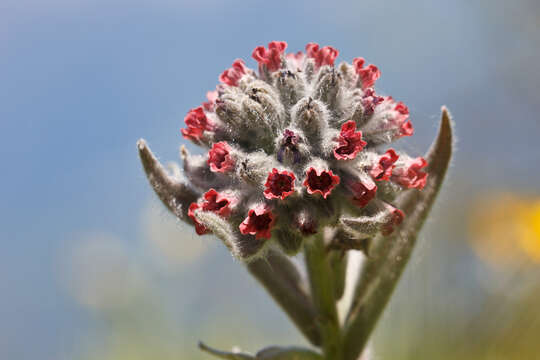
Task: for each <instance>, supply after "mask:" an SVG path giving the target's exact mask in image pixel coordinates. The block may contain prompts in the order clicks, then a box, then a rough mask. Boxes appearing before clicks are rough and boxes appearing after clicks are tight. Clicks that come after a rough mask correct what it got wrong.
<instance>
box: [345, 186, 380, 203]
mask: <svg viewBox="0 0 540 360" xmlns="http://www.w3.org/2000/svg"><path fill="white" fill-rule="evenodd" d="M370 182H371V183H368V182H362V181H357V182H353V183H352V184H350V185H349V186H348V187H349V189H350V190H351V192H352V193H353V198H352V202H353V203H354V204H355V205H357V206H359V207H364V206H366V205H367V204H369V202H370V201H371V200H372V199H373V198H374V197H375V194H376V193H377V185H375V183H374V182H372V181H370Z"/></svg>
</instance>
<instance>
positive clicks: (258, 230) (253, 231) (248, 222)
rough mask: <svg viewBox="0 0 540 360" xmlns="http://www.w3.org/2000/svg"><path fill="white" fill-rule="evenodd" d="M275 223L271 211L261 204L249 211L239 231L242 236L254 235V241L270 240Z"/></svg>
mask: <svg viewBox="0 0 540 360" xmlns="http://www.w3.org/2000/svg"><path fill="white" fill-rule="evenodd" d="M275 222H276V218H275V216H274V214H272V211H270V209H268V208H267V207H266V206H265V205H263V204H261V205H259V206H257V207H255V208H254V209H250V210H249V212H248V216H247V218H245V219H244V221H242V223H241V224H240V226H239V229H240V232H241V233H242V234H244V235H247V234H250V235H255V239H270V238H271V237H272V234H271V230H272V226H274V223H275Z"/></svg>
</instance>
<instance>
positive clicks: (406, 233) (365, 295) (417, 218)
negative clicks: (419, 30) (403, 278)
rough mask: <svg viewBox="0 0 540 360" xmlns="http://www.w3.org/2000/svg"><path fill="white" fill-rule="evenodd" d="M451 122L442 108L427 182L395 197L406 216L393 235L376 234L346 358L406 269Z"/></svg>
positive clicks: (448, 145) (348, 327) (440, 174)
mask: <svg viewBox="0 0 540 360" xmlns="http://www.w3.org/2000/svg"><path fill="white" fill-rule="evenodd" d="M452 145H453V138H452V124H451V120H450V115H449V114H448V111H447V110H446V108H443V113H442V120H441V125H440V129H439V134H438V136H437V139H436V140H435V142H434V143H433V145H432V146H431V149H430V150H429V152H428V154H427V155H426V159H427V161H428V164H429V165H428V168H427V171H428V173H429V177H428V182H427V184H426V187H425V188H424V189H423V190H422V191H416V190H414V189H413V190H409V191H406V192H404V193H403V194H402V196H401V197H399V198H398V199H397V200H396V206H397V207H399V208H401V209H402V210H403V211H404V212H405V214H406V215H407V216H406V218H405V220H404V221H403V223H402V224H401V226H400V228H399V229H398V231H396V232H395V234H393V235H392V236H389V237H381V236H379V237H378V238H377V239H376V241H375V243H374V248H373V252H372V253H371V254H370V257H369V258H368V259H367V260H366V262H365V266H364V267H363V268H362V270H361V271H362V272H361V275H360V277H359V279H358V282H357V285H356V289H355V295H354V298H353V299H354V300H353V304H352V305H351V309H350V311H349V314H348V316H347V320H346V323H345V330H344V333H345V336H344V337H345V360H356V359H357V357H358V356H359V354H360V352H361V351H362V349H363V348H364V347H365V345H366V343H367V341H368V339H369V336H370V335H371V332H372V331H373V329H374V328H375V324H376V323H377V320H378V319H379V317H380V315H381V313H382V312H383V310H384V308H385V306H386V304H387V303H388V300H389V299H390V296H391V295H392V292H393V290H394V288H395V286H396V284H397V282H398V280H399V278H400V275H401V274H402V272H403V270H404V269H405V265H406V264H407V261H408V259H409V257H410V255H411V252H412V250H413V247H414V244H415V242H416V237H417V235H418V232H419V231H420V228H421V227H422V224H423V223H424V221H425V219H426V217H427V215H428V213H429V211H430V209H431V206H432V205H433V202H434V200H435V197H436V195H437V193H438V191H439V189H440V187H441V184H442V181H443V179H444V176H445V173H446V170H447V168H448V165H449V162H450V158H451V154H452Z"/></svg>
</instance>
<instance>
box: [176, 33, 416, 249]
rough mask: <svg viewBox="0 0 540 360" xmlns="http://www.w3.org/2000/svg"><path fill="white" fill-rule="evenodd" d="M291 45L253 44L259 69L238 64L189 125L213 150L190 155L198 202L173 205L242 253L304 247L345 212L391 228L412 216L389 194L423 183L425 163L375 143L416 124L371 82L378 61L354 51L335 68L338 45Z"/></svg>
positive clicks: (190, 134)
mask: <svg viewBox="0 0 540 360" xmlns="http://www.w3.org/2000/svg"><path fill="white" fill-rule="evenodd" d="M286 49H287V43H285V42H282V41H272V42H270V43H269V44H268V46H266V47H264V46H258V47H256V48H255V50H253V53H252V56H253V59H255V61H256V62H257V65H258V71H254V70H252V69H250V68H249V66H248V64H247V63H245V62H244V61H243V60H239V59H237V60H235V61H234V62H233V64H232V66H231V67H230V68H229V69H227V70H225V71H224V72H223V73H222V74H221V75H220V76H219V82H220V84H219V85H217V87H216V90H215V91H211V92H208V94H207V98H208V101H206V102H204V103H203V104H202V106H201V107H198V108H195V109H192V110H190V111H189V113H188V115H187V116H186V118H185V122H186V125H187V128H186V129H182V135H183V136H184V137H185V138H186V139H188V140H191V141H193V142H194V143H196V144H197V145H200V146H204V147H206V151H207V155H206V156H204V155H203V156H188V155H186V154H187V152H185V151H184V153H185V154H184V155H183V159H184V162H185V164H184V172H185V174H186V178H187V179H188V181H189V183H188V184H186V186H185V189H189V191H190V194H191V195H190V197H189V199H190V200H189V201H187V200H186V201H184V202H182V203H181V204H179V203H177V202H175V201H176V199H177V198H176V197H174V196H173V198H174V201H172V202H171V204H172V205H170V208H172V209H175V210H174V211H175V214H177V215H178V216H179V217H180V218H182V219H187V220H188V221H189V222H190V223H192V224H194V225H195V230H196V231H197V233H199V234H204V233H208V232H212V233H214V234H215V235H216V236H219V237H220V238H222V239H223V240H224V241H225V242H226V243H227V245H228V246H229V247H231V248H234V249H235V250H233V254H235V256H238V257H240V258H242V259H252V258H253V257H255V256H256V255H257V254H259V253H260V252H261V251H262V248H263V246H262V243H261V241H260V240H262V239H268V240H269V241H274V240H275V241H276V242H277V244H278V245H279V246H281V247H282V248H283V249H288V250H287V251H288V253H289V251H290V249H300V248H301V246H300V245H301V242H302V241H303V239H304V238H306V237H309V236H311V235H312V234H315V233H320V231H321V230H323V227H325V226H329V227H339V226H341V225H340V224H342V222H341V221H340V219H342V218H345V217H347V218H351V217H356V218H361V221H360V222H359V223H362V224H363V225H362V226H364V227H365V228H366V229H369V236H374V235H375V232H378V233H381V234H389V233H390V232H391V230H392V229H393V228H394V227H395V226H397V225H398V223H399V222H400V221H401V219H403V216H404V214H403V213H402V212H401V211H400V210H399V209H397V208H396V207H395V206H394V205H391V202H393V199H396V197H397V194H398V193H399V192H400V191H402V190H403V189H404V188H417V189H421V188H422V187H424V185H425V183H426V177H427V173H426V172H424V170H423V169H424V168H425V166H426V162H425V160H424V159H422V158H411V157H409V156H407V155H406V154H402V153H399V155H398V153H396V152H395V151H394V150H393V149H389V150H386V152H381V151H380V150H379V149H380V148H381V145H386V144H389V143H390V142H392V141H394V140H396V139H399V138H400V137H403V136H410V135H412V133H413V129H412V125H411V122H410V120H409V109H408V108H407V106H405V104H403V103H402V102H400V101H396V100H394V99H393V98H392V97H390V96H381V95H378V94H377V93H376V91H375V90H374V89H373V86H374V85H375V82H376V80H377V79H378V78H379V77H380V75H381V72H380V71H379V69H378V68H377V67H376V66H375V65H366V64H365V61H364V59H363V58H356V59H354V60H353V63H352V64H347V63H341V64H340V65H339V66H337V67H334V64H335V60H336V58H337V56H338V54H339V52H338V50H336V49H335V48H333V47H331V46H324V47H320V46H319V45H318V44H315V43H309V44H308V45H307V46H306V47H305V51H304V52H303V51H298V52H293V53H287V52H286ZM297 180H298V181H299V182H300V186H301V187H303V188H305V191H297V190H299V188H298V185H299V184H297V183H296V181H297ZM173 193H174V194H177V193H175V192H174V191H173ZM293 194H294V196H291V195H293ZM330 195H331V196H330ZM175 196H176V195H175ZM254 204H256V205H254ZM381 208H384V209H386V210H384V211H385V212H384V214H385V215H384V216H386V217H384V219H382V218H381V216H382V215H380V213H381V211H380V209H381ZM377 214H379V215H377ZM381 219H382V220H381ZM388 219H389V220H388ZM386 220H388V221H387V222H384V221H386ZM383 223H384V224H386V225H384V226H382V225H381V224H383ZM373 224H377V225H376V226H375V225H373ZM372 225H373V226H372ZM274 228H275V229H276V231H275V234H272V230H273V229H274ZM363 231H364V230H363ZM365 231H367V230H365ZM272 235H274V236H272ZM298 239H300V240H298ZM288 241H290V242H291V244H288V243H287V242H288ZM231 244H236V245H234V246H233V245H231ZM289 245H290V246H289ZM295 251H297V250H295Z"/></svg>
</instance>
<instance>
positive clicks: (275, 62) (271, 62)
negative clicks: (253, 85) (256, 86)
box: [251, 41, 287, 72]
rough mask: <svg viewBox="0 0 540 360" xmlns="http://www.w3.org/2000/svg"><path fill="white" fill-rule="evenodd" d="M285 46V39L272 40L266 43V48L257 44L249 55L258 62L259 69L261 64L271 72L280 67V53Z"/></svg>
mask: <svg viewBox="0 0 540 360" xmlns="http://www.w3.org/2000/svg"><path fill="white" fill-rule="evenodd" d="M286 48H287V43H286V42H285V41H272V42H270V43H269V44H268V49H266V48H265V47H264V46H257V47H256V48H255V50H253V53H252V54H251V56H252V57H253V58H254V59H255V61H257V62H258V63H259V70H260V69H261V66H262V65H266V68H267V69H268V71H270V72H273V71H276V70H279V69H280V68H281V55H282V54H283V52H284V51H285V49H286Z"/></svg>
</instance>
